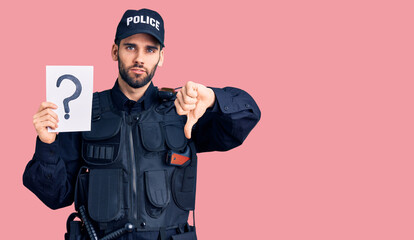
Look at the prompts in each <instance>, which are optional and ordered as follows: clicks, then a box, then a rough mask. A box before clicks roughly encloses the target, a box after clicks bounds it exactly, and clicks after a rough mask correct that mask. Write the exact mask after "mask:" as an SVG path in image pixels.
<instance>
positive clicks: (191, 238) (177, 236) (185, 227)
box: [65, 206, 197, 240]
mask: <svg viewBox="0 0 414 240" xmlns="http://www.w3.org/2000/svg"><path fill="white" fill-rule="evenodd" d="M76 218H78V219H79V220H75V219H76ZM66 229H67V233H65V240H88V239H90V240H113V239H119V238H120V237H122V236H123V235H125V234H128V233H130V234H131V233H133V232H135V231H136V232H137V233H135V234H138V235H139V234H140V233H141V234H142V233H144V232H152V234H154V235H156V234H158V237H157V238H156V239H157V240H170V239H171V240H197V236H196V233H195V226H190V225H189V224H188V223H185V224H179V225H178V226H172V227H167V228H160V229H158V230H157V231H142V230H141V229H138V228H135V227H134V226H133V225H132V224H130V223H127V224H125V226H124V227H123V228H120V229H117V230H115V231H113V232H111V233H107V234H105V233H104V232H102V231H100V232H96V231H95V228H94V226H93V225H92V223H91V222H90V220H89V218H88V216H87V215H86V213H85V208H84V206H81V207H80V211H79V212H74V213H72V214H71V215H70V216H69V217H68V219H67V222H66ZM154 240H155V238H154Z"/></svg>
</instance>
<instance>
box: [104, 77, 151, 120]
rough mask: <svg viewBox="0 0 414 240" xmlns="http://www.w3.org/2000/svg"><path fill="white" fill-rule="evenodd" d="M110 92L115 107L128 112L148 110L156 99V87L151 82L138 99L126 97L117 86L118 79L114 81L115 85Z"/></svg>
mask: <svg viewBox="0 0 414 240" xmlns="http://www.w3.org/2000/svg"><path fill="white" fill-rule="evenodd" d="M111 92H112V100H113V102H114V105H115V107H116V108H117V109H119V110H121V111H126V112H128V113H131V112H141V111H144V110H148V109H149V108H150V107H151V106H152V105H153V104H154V103H155V102H156V101H157V88H156V87H155V86H154V84H152V82H151V83H150V85H149V86H148V88H147V90H146V91H145V93H144V95H143V96H142V97H141V98H140V99H139V100H138V101H133V100H130V99H128V98H127V97H126V96H125V94H124V93H123V92H122V91H121V89H120V88H119V84H118V81H115V85H114V87H113V88H112V89H111Z"/></svg>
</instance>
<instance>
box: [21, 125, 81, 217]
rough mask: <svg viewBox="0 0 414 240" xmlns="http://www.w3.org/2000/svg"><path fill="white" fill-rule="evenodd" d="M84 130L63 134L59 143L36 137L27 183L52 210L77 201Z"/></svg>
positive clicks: (26, 171)
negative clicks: (81, 137) (76, 187)
mask: <svg viewBox="0 0 414 240" xmlns="http://www.w3.org/2000/svg"><path fill="white" fill-rule="evenodd" d="M79 151H80V133H79V132H77V133H59V135H58V136H57V137H56V140H55V142H53V143H51V144H47V143H43V142H42V141H41V140H40V139H39V138H38V137H37V139H36V150H35V153H34V155H33V159H32V160H31V161H30V162H29V163H28V164H27V166H26V169H25V171H24V173H23V184H24V186H26V187H27V188H28V189H29V190H30V191H32V192H33V193H34V194H35V195H36V196H37V197H38V198H39V199H40V200H41V201H42V202H43V203H44V204H46V205H47V206H48V207H50V208H51V209H58V208H62V207H66V206H69V205H71V204H72V203H73V195H74V186H75V182H76V176H77V173H78V171H79V168H80V153H79Z"/></svg>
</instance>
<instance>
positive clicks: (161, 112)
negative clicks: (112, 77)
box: [23, 9, 260, 240]
mask: <svg viewBox="0 0 414 240" xmlns="http://www.w3.org/2000/svg"><path fill="white" fill-rule="evenodd" d="M163 47H164V22H163V19H162V18H161V16H160V15H159V14H158V13H157V12H155V11H152V10H149V9H141V10H138V11H136V10H128V11H126V12H125V14H124V15H123V17H122V19H121V21H120V23H119V25H118V28H117V32H116V37H115V43H114V44H113V46H112V58H113V60H114V61H118V68H119V74H118V78H117V80H116V82H115V85H114V87H113V88H112V89H110V90H106V91H103V92H100V93H95V94H94V99H93V107H92V108H93V110H92V123H91V131H90V132H81V133H80V132H71V133H61V134H59V135H57V134H56V133H52V132H48V130H47V128H48V127H50V128H52V129H55V128H57V126H58V122H59V119H58V117H57V115H56V114H55V113H54V112H53V111H52V109H56V107H57V106H56V105H55V104H53V103H50V102H43V103H42V104H41V105H40V107H39V110H38V112H37V113H36V114H35V115H34V117H33V124H34V127H35V129H36V132H37V134H38V138H37V141H36V151H35V154H34V156H33V159H32V160H31V161H30V162H29V163H28V165H27V167H26V170H25V173H24V176H23V182H24V185H25V186H26V187H27V188H29V189H30V190H31V191H32V192H33V193H35V194H36V196H38V197H39V199H40V200H42V201H43V202H44V203H45V204H46V205H47V206H49V207H50V208H52V209H57V208H62V207H65V206H69V205H71V204H72V203H73V202H75V209H76V210H77V213H74V214H72V215H71V216H70V217H69V219H68V233H67V234H66V235H65V238H66V239H87V238H90V239H154V240H155V239H161V240H165V239H178V240H179V239H182V240H185V239H196V234H195V228H194V227H193V226H190V225H189V224H188V223H187V220H188V215H189V212H190V211H194V206H195V186H196V169H197V156H196V153H199V152H206V151H225V150H229V149H231V148H234V147H236V146H238V145H240V144H241V143H242V142H243V141H244V139H245V138H246V137H247V135H248V134H249V132H250V131H251V130H252V128H253V127H254V126H255V125H256V124H257V122H258V121H259V119H260V110H259V108H258V107H257V105H256V103H255V101H254V100H253V99H252V98H251V97H250V96H249V95H248V94H247V93H246V92H244V91H242V90H240V89H236V88H231V87H227V88H223V89H219V88H207V87H205V86H203V85H202V84H198V83H194V82H187V83H186V84H185V86H183V87H182V88H181V89H180V91H178V93H177V94H176V95H175V96H174V95H169V94H168V93H165V92H161V91H159V90H158V89H157V88H156V87H155V86H154V85H153V83H152V77H153V76H154V74H155V71H156V69H157V67H158V66H162V64H163V62H164V49H163ZM76 217H78V218H79V219H81V222H80V221H74V219H75V218H76Z"/></svg>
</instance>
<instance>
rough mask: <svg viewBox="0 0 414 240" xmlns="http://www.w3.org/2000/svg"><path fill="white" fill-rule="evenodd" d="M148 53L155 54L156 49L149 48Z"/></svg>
mask: <svg viewBox="0 0 414 240" xmlns="http://www.w3.org/2000/svg"><path fill="white" fill-rule="evenodd" d="M147 52H149V53H153V52H155V49H153V48H148V49H147Z"/></svg>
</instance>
